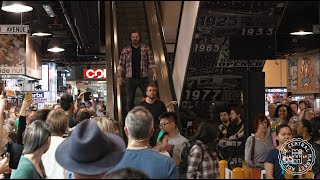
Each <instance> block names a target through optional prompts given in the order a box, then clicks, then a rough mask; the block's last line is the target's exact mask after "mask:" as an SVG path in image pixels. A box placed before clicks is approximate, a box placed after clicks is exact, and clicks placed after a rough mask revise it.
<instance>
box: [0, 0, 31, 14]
mask: <svg viewBox="0 0 320 180" xmlns="http://www.w3.org/2000/svg"><path fill="white" fill-rule="evenodd" d="M1 10H3V11H6V12H13V13H23V12H29V11H32V10H33V8H32V7H31V6H28V5H26V3H25V2H23V1H2V7H1Z"/></svg>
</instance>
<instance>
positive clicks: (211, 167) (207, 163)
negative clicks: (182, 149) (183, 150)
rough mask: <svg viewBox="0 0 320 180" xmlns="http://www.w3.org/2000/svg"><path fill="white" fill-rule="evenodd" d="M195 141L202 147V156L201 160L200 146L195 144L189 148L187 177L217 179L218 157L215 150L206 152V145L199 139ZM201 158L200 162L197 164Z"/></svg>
mask: <svg viewBox="0 0 320 180" xmlns="http://www.w3.org/2000/svg"><path fill="white" fill-rule="evenodd" d="M197 143H199V144H201V145H202V148H203V149H204V158H203V160H202V152H201V148H200V147H199V146H198V145H197V144H195V145H194V146H193V147H192V148H191V149H190V154H189V157H188V163H189V165H188V171H187V179H218V178H219V159H218V156H217V154H216V153H215V152H210V154H211V155H209V153H208V147H207V146H206V145H205V144H203V143H202V142H201V141H199V140H197ZM201 160H202V163H201V164H199V163H200V162H201Z"/></svg>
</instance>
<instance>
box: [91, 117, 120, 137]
mask: <svg viewBox="0 0 320 180" xmlns="http://www.w3.org/2000/svg"><path fill="white" fill-rule="evenodd" d="M93 119H94V120H95V121H96V123H97V124H98V127H99V129H101V131H104V132H111V133H114V134H115V130H114V127H113V122H112V120H111V119H109V118H107V117H99V116H97V117H94V118H93Z"/></svg>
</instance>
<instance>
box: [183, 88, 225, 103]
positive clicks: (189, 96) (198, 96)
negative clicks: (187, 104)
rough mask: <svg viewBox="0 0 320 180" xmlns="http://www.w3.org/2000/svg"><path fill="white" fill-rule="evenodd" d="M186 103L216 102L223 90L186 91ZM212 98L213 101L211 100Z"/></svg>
mask: <svg viewBox="0 0 320 180" xmlns="http://www.w3.org/2000/svg"><path fill="white" fill-rule="evenodd" d="M185 92H186V99H185V100H186V101H189V100H193V101H201V100H202V101H205V100H216V98H217V96H218V95H219V94H220V93H221V90H186V91H185ZM210 96H211V99H210Z"/></svg>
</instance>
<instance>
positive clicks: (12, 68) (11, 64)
mask: <svg viewBox="0 0 320 180" xmlns="http://www.w3.org/2000/svg"><path fill="white" fill-rule="evenodd" d="M25 49H26V43H25V35H21V34H0V75H13V74H15V75H18V74H19V75H24V74H25V52H26V50H25Z"/></svg>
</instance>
